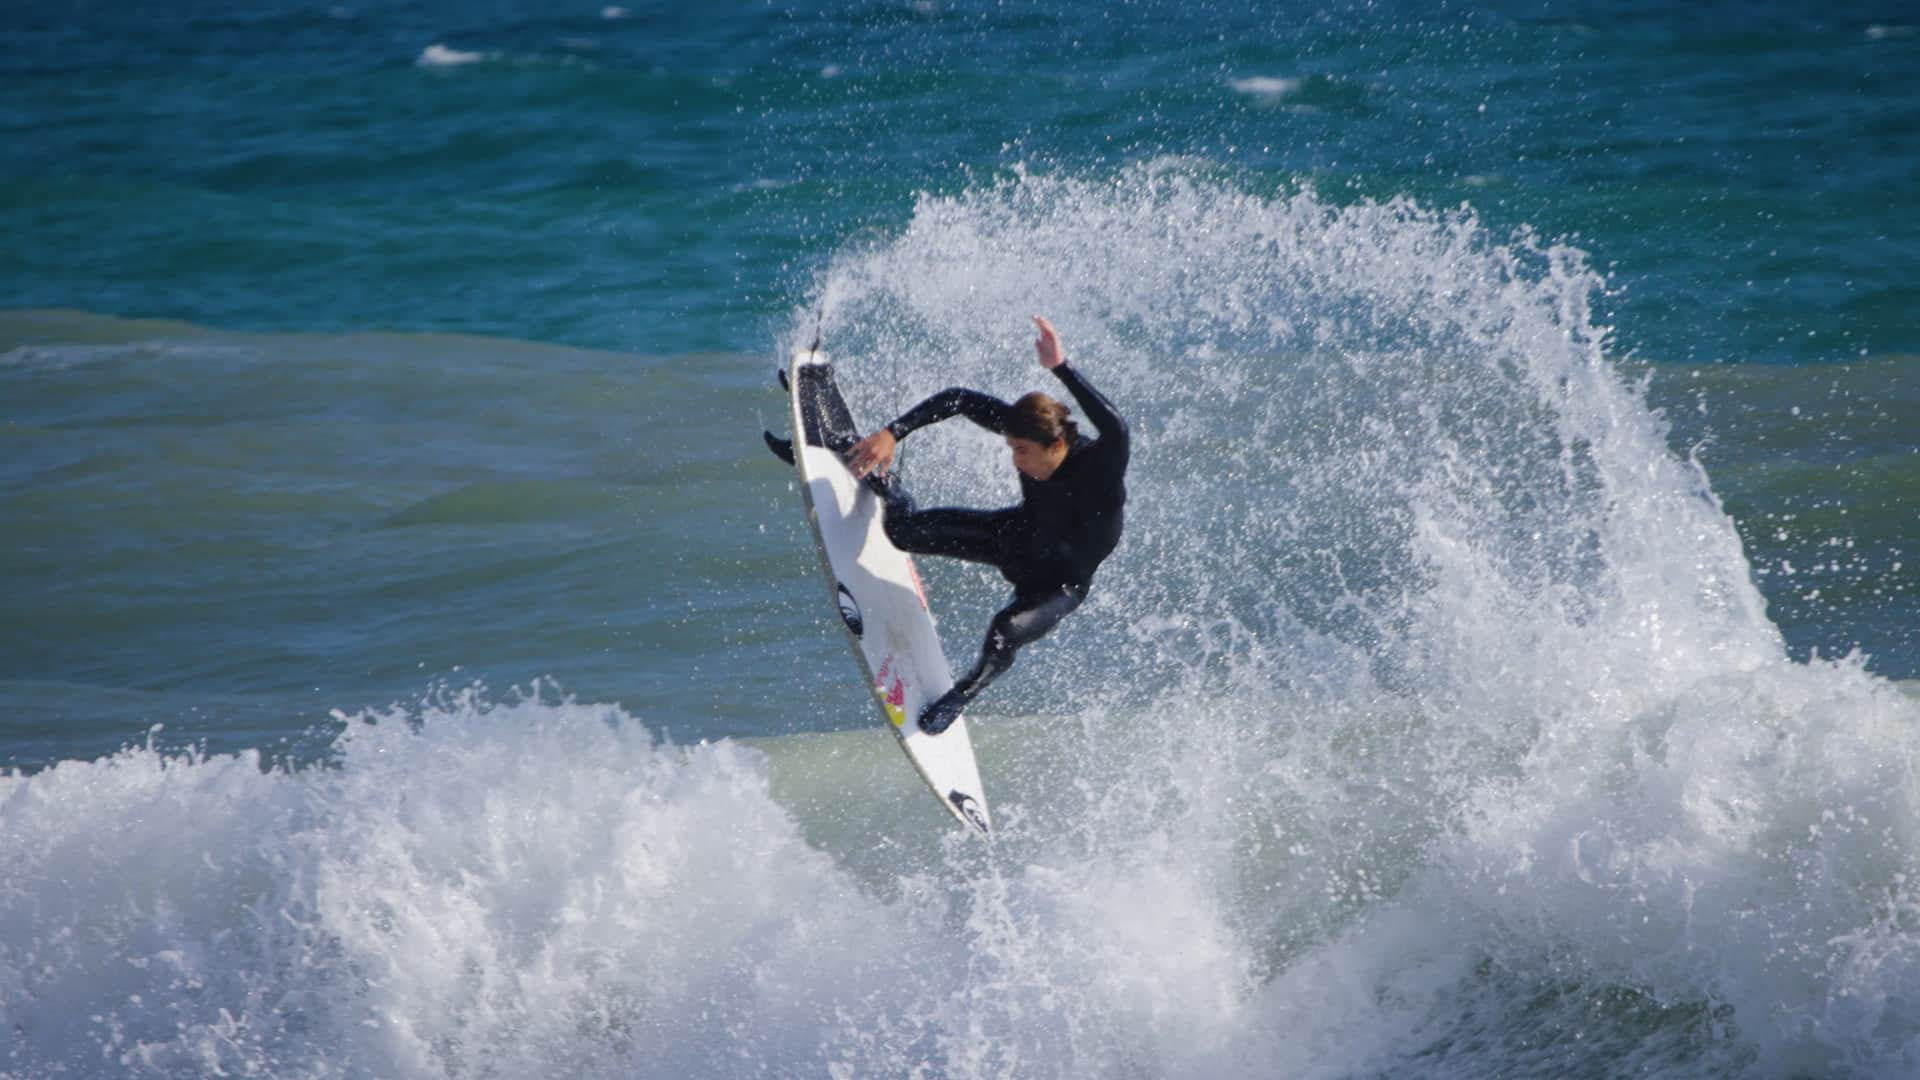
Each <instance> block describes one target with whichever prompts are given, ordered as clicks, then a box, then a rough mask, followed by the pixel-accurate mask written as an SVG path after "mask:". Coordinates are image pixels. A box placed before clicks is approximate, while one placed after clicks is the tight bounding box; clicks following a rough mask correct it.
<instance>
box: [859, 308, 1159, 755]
mask: <svg viewBox="0 0 1920 1080" xmlns="http://www.w3.org/2000/svg"><path fill="white" fill-rule="evenodd" d="M1033 322H1034V325H1035V326H1038V327H1039V328H1040V337H1039V340H1037V341H1035V342H1034V349H1035V350H1036V351H1037V352H1038V353H1039V355H1040V366H1041V367H1043V368H1046V369H1047V370H1048V371H1051V372H1053V374H1054V377H1055V378H1058V379H1059V380H1060V381H1061V382H1062V383H1064V384H1065V385H1066V388H1067V391H1068V393H1070V394H1072V395H1073V400H1074V401H1075V402H1077V403H1078V404H1079V406H1080V411H1081V415H1083V416H1085V417H1086V418H1087V419H1088V420H1089V421H1091V422H1092V424H1093V427H1094V429H1095V430H1096V431H1098V432H1099V437H1098V438H1094V437H1091V436H1087V435H1083V434H1081V433H1080V430H1079V427H1078V426H1077V425H1076V424H1075V422H1074V420H1073V419H1072V415H1071V410H1069V409H1068V407H1067V406H1066V405H1064V404H1062V403H1061V402H1059V401H1057V400H1055V399H1054V398H1052V397H1049V396H1048V395H1046V394H1043V393H1040V392H1039V391H1035V392H1033V393H1030V394H1027V395H1026V396H1024V397H1022V398H1021V399H1020V400H1018V401H1016V402H1013V403H1012V404H1008V403H1007V402H1004V401H1001V400H1000V399H999V398H996V397H993V396H991V395H989V394H983V393H981V392H979V391H977V390H969V389H966V388H964V387H957V386H956V387H952V388H950V389H946V390H942V391H941V392H939V393H937V394H935V395H933V396H932V397H930V398H928V399H927V400H925V401H923V402H921V403H920V404H918V405H915V406H914V407H913V408H911V409H908V410H907V411H906V412H905V413H903V414H902V415H901V416H900V418H899V419H898V420H895V421H893V422H892V423H890V424H888V425H887V426H886V427H884V428H881V429H880V430H879V431H876V432H874V433H873V434H871V435H869V436H867V437H866V438H864V439H862V440H860V442H859V443H857V444H855V446H854V447H853V449H852V450H851V451H850V452H849V455H848V459H847V460H848V465H849V467H851V468H852V470H853V472H854V475H856V476H861V477H865V478H866V482H867V484H868V485H869V486H870V487H872V488H873V490H874V491H875V492H877V493H878V494H879V495H880V497H881V498H882V499H884V500H885V502H886V531H887V539H889V540H891V541H893V543H894V546H896V547H898V548H900V549H901V550H902V551H909V552H912V553H914V554H916V555H944V556H948V557H950V558H956V559H965V560H967V561H970V562H977V563H985V564H987V565H989V566H992V567H994V568H995V569H997V570H999V571H1000V574H1001V576H1003V577H1005V578H1006V579H1007V581H1008V582H1009V583H1011V584H1012V585H1013V602H1012V603H1010V604H1008V605H1007V606H1006V607H1004V608H1002V609H1000V612H999V613H998V614H996V615H995V616H994V617H993V622H992V624H991V625H990V626H989V627H988V629H987V640H986V643H985V644H984V645H983V646H981V649H980V659H979V660H977V661H975V663H974V665H973V669H972V670H971V671H969V672H967V673H966V675H964V676H962V677H961V679H960V681H959V682H956V683H954V685H953V689H952V690H949V691H948V692H947V693H946V694H945V695H944V696H942V697H941V698H940V700H938V701H936V702H934V703H933V704H931V705H929V706H927V707H926V709H925V711H923V712H922V713H921V714H920V728H921V730H923V731H925V732H927V733H929V734H933V735H937V734H939V733H940V732H942V731H945V730H946V729H947V727H948V726H949V725H951V724H952V723H953V721H954V720H955V719H956V718H957V717H959V715H960V714H961V712H962V711H963V710H964V709H965V708H966V707H967V705H968V704H969V703H970V702H972V701H973V699H974V698H975V697H976V696H978V695H979V693H980V692H981V691H982V690H985V689H986V688H987V686H988V685H989V684H990V683H992V682H993V680H995V679H997V678H999V677H1000V675H1001V674H1002V673H1004V672H1005V671H1006V670H1007V669H1008V668H1010V667H1012V666H1013V659H1014V654H1015V653H1016V652H1018V651H1019V650H1020V649H1021V648H1022V647H1024V646H1026V645H1029V644H1032V643H1033V642H1034V641H1036V640H1038V639H1039V638H1040V637H1041V636H1043V635H1045V634H1046V633H1047V632H1048V631H1050V630H1052V629H1053V628H1054V627H1055V626H1058V625H1059V624H1060V620H1061V619H1064V618H1066V616H1067V614H1068V613H1069V612H1071V611H1073V609H1075V608H1077V607H1079V606H1080V604H1081V602H1082V601H1084V600H1085V599H1086V598H1087V590H1088V589H1089V588H1090V587H1091V586H1092V584H1093V572H1094V570H1095V569H1096V568H1098V567H1099V565H1100V564H1101V562H1103V561H1105V559H1106V557H1107V556H1108V555H1111V554H1112V553H1113V549H1114V547H1115V546H1116V545H1117V544H1119V542H1120V529H1121V525H1122V522H1123V513H1122V508H1123V507H1124V506H1125V505H1126V501H1127V489H1126V483H1125V474H1126V471H1127V457H1128V453H1129V445H1128V437H1127V424H1126V421H1124V420H1122V419H1121V418H1120V414H1119V413H1118V412H1116V411H1114V408H1113V405H1112V403H1110V402H1108V401H1107V399H1106V398H1104V397H1102V396H1101V395H1100V392H1099V391H1098V390H1095V389H1094V388H1093V386H1092V385H1091V384H1090V383H1088V382H1087V380H1086V379H1085V377H1083V376H1082V375H1081V374H1080V373H1079V372H1078V371H1076V370H1075V369H1074V368H1073V367H1072V366H1071V365H1069V364H1068V363H1067V356H1066V353H1065V352H1064V351H1063V350H1062V349H1061V347H1060V335H1059V334H1058V333H1057V332H1056V331H1055V330H1054V328H1053V324H1052V323H1049V322H1048V321H1047V320H1045V319H1043V318H1041V317H1040V316H1038V315H1036V316H1034V318H1033ZM954 416H964V417H966V418H967V419H969V420H971V421H973V422H974V423H975V424H978V425H980V426H981V427H983V428H986V429H987V430H988V431H991V432H993V433H994V434H996V435H1001V436H1004V437H1005V438H1006V440H1007V448H1008V450H1010V451H1011V452H1012V455H1013V467H1014V469H1015V470H1017V471H1018V472H1019V474H1020V505H1018V506H1010V507H1007V508H1005V509H1002V510H963V509H951V508H947V509H938V510H916V509H914V505H913V499H912V498H911V497H909V496H908V495H907V493H906V492H905V491H903V490H901V487H900V484H899V481H898V479H897V478H896V477H894V476H892V475H891V463H892V461H893V453H894V449H895V448H896V447H897V446H898V445H899V443H900V440H901V439H904V438H906V437H907V436H908V435H909V434H911V433H912V432H914V431H916V430H918V429H920V428H923V427H925V426H927V425H928V424H936V423H939V422H940V421H942V420H946V419H948V418H950V417H954Z"/></svg>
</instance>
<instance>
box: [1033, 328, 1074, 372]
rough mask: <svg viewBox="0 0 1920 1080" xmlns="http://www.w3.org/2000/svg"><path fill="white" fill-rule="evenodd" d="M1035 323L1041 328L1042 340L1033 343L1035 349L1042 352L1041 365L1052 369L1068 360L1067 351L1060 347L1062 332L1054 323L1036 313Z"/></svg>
mask: <svg viewBox="0 0 1920 1080" xmlns="http://www.w3.org/2000/svg"><path fill="white" fill-rule="evenodd" d="M1033 325H1035V326H1037V327H1039V328H1040V340H1038V341H1036V342H1034V343H1033V348H1034V351H1036V352H1038V353H1039V354H1040V366H1041V367H1043V368H1046V369H1047V370H1048V371H1052V370H1053V369H1054V368H1057V367H1059V366H1060V365H1061V364H1064V363H1066V362H1067V352H1066V350H1065V349H1062V348H1061V347H1060V333H1059V331H1057V330H1055V329H1054V328H1053V324H1052V323H1050V322H1048V321H1047V320H1046V319H1044V318H1042V317H1040V316H1038V315H1035V316H1034V317H1033Z"/></svg>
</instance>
